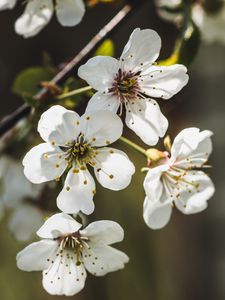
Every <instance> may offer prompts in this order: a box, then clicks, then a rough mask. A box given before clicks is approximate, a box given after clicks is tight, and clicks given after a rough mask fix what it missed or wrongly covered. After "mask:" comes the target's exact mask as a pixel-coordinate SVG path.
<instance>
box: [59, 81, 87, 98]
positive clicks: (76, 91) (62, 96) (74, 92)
mask: <svg viewBox="0 0 225 300" xmlns="http://www.w3.org/2000/svg"><path fill="white" fill-rule="evenodd" d="M91 90H92V87H91V86H89V85H88V86H85V87H82V88H80V89H76V90H73V91H70V92H68V93H64V94H62V95H59V96H57V97H56V99H58V100H63V99H66V98H68V97H72V96H75V95H79V94H82V93H85V92H88V91H91Z"/></svg>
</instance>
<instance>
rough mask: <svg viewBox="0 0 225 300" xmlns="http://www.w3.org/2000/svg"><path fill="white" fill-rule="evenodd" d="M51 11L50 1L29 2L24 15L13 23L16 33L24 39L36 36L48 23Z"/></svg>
mask: <svg viewBox="0 0 225 300" xmlns="http://www.w3.org/2000/svg"><path fill="white" fill-rule="evenodd" d="M53 10H54V7H53V3H52V0H29V1H28V3H27V5H26V8H25V11H24V13H23V14H22V16H21V17H20V18H19V19H17V21H16V23H15V30H16V33H18V34H21V35H23V36H24V37H25V38H28V37H31V36H34V35H36V34H37V33H39V32H40V31H41V30H42V29H43V28H44V27H45V25H47V24H48V23H49V21H50V19H51V17H52V14H53Z"/></svg>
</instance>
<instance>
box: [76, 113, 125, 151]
mask: <svg viewBox="0 0 225 300" xmlns="http://www.w3.org/2000/svg"><path fill="white" fill-rule="evenodd" d="M81 131H82V133H83V134H84V139H85V141H87V142H89V144H90V145H92V146H94V147H100V146H105V145H108V144H112V143H113V142H115V141H117V140H118V139H119V138H120V137H121V135H122V132H123V123H122V121H121V119H120V118H119V117H118V116H117V115H116V114H115V113H113V112H111V111H95V112H92V113H91V114H85V115H83V116H82V117H81Z"/></svg>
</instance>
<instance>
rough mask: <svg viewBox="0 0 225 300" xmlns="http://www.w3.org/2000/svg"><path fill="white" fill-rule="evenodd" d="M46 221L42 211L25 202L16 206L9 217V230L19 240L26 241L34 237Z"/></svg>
mask: <svg viewBox="0 0 225 300" xmlns="http://www.w3.org/2000/svg"><path fill="white" fill-rule="evenodd" d="M43 223H44V216H43V214H42V213H41V211H40V210H39V209H38V208H37V207H35V206H33V205H30V204H23V205H21V206H19V207H18V208H16V209H15V210H14V211H13V213H12V215H11V216H10V219H9V230H10V231H11V232H12V233H13V235H14V236H15V238H16V239H17V240H18V241H21V242H25V241H28V240H30V239H31V238H33V237H34V234H35V233H36V231H37V230H38V228H40V226H41V225H42V224H43Z"/></svg>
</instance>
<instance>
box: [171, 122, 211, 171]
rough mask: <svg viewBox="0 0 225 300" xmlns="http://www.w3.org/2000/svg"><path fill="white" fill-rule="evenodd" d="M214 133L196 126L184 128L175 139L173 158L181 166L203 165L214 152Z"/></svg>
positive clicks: (172, 150) (198, 166)
mask: <svg viewBox="0 0 225 300" xmlns="http://www.w3.org/2000/svg"><path fill="white" fill-rule="evenodd" d="M212 134H213V133H212V132H211V131H209V130H204V131H201V132H200V130H199V129H198V128H194V127H192V128H186V129H184V130H182V131H181V132H180V133H179V134H178V135H177V136H176V138H175V139H174V142H173V145H172V149H171V160H173V161H174V162H175V165H177V166H178V165H179V166H180V167H190V166H191V167H192V168H194V167H197V168H200V167H202V165H203V164H204V163H205V162H206V161H207V160H208V157H209V155H210V154H211V152H212V141H211V136H212Z"/></svg>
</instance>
